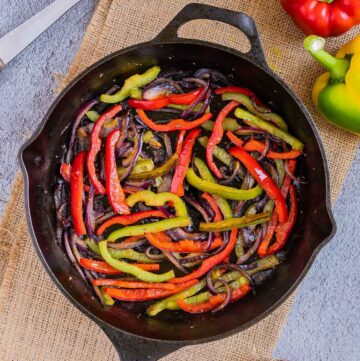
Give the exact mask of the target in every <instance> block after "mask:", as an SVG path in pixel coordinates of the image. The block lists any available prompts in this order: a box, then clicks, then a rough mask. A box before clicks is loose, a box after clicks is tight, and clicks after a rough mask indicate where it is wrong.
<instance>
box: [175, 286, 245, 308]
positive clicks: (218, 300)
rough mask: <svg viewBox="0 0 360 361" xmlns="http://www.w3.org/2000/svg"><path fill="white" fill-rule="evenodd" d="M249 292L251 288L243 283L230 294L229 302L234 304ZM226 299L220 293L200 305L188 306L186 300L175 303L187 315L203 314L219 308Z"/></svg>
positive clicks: (224, 295)
mask: <svg viewBox="0 0 360 361" xmlns="http://www.w3.org/2000/svg"><path fill="white" fill-rule="evenodd" d="M250 290H251V287H250V286H249V285H248V284H247V283H245V284H243V285H241V286H240V287H239V288H236V289H235V290H233V291H232V292H231V298H230V302H235V301H237V300H239V299H240V298H242V297H244V296H245V295H247V294H248V293H249V292H250ZM225 299H226V294H224V293H221V294H218V295H215V296H210V298H209V299H208V300H207V301H205V302H201V303H195V304H190V303H187V302H186V299H178V300H176V303H177V304H178V305H179V307H180V308H181V309H182V310H183V311H185V312H188V313H203V312H208V311H212V310H214V309H215V308H216V307H218V306H220V305H221V304H222V303H223V302H224V301H225Z"/></svg>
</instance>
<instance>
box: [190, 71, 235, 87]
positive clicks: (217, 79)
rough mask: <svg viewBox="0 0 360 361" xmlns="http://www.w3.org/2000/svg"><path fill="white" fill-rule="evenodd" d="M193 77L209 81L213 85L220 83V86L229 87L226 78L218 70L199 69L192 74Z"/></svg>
mask: <svg viewBox="0 0 360 361" xmlns="http://www.w3.org/2000/svg"><path fill="white" fill-rule="evenodd" d="M194 77H196V78H201V79H211V80H212V82H214V83H220V84H221V85H223V86H224V85H230V82H229V80H228V79H227V78H226V76H225V75H224V74H223V73H221V72H220V71H218V70H215V69H209V68H201V69H199V70H197V71H196V72H195V73H194Z"/></svg>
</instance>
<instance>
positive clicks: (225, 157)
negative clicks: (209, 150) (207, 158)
mask: <svg viewBox="0 0 360 361" xmlns="http://www.w3.org/2000/svg"><path fill="white" fill-rule="evenodd" d="M198 141H199V143H200V144H201V146H202V147H203V148H205V149H206V147H207V145H208V142H209V138H208V137H206V136H204V137H200V138H199V139H198ZM213 154H214V156H215V158H217V159H219V161H220V162H221V163H224V164H225V165H227V166H228V167H230V165H231V162H232V161H233V157H232V156H231V155H230V154H229V153H228V152H227V151H226V150H224V149H222V148H220V147H218V146H215V148H214V152H213Z"/></svg>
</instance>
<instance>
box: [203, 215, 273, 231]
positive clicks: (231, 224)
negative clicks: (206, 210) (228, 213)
mask: <svg viewBox="0 0 360 361" xmlns="http://www.w3.org/2000/svg"><path fill="white" fill-rule="evenodd" d="M269 219H270V214H269V213H267V212H264V213H259V214H254V215H247V216H243V217H234V218H230V219H224V220H223V221H218V222H209V223H204V222H201V223H200V225H199V230H200V231H202V232H223V231H229V230H231V229H234V228H244V227H248V226H252V225H256V224H261V223H264V222H267V221H269Z"/></svg>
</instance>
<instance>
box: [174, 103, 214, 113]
mask: <svg viewBox="0 0 360 361" xmlns="http://www.w3.org/2000/svg"><path fill="white" fill-rule="evenodd" d="M203 104H204V103H199V104H197V105H196V106H195V108H194V109H193V112H198V111H199V110H200V109H201V107H202V106H203ZM167 107H168V108H173V109H178V110H186V109H187V108H189V106H188V105H184V104H168V105H167ZM209 112H210V107H207V108H206V110H205V113H209Z"/></svg>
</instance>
